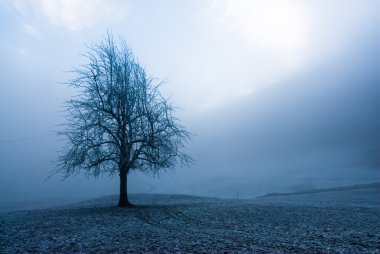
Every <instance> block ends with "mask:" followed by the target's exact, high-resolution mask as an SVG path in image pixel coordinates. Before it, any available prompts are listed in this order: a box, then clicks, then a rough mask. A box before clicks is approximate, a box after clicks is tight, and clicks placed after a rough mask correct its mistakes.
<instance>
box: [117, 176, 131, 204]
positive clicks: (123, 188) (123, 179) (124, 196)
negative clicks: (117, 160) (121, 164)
mask: <svg viewBox="0 0 380 254" xmlns="http://www.w3.org/2000/svg"><path fill="white" fill-rule="evenodd" d="M119 175H120V195H119V203H118V204H117V206H118V207H130V206H132V204H131V203H129V201H128V193H127V175H128V170H126V169H120V174H119Z"/></svg>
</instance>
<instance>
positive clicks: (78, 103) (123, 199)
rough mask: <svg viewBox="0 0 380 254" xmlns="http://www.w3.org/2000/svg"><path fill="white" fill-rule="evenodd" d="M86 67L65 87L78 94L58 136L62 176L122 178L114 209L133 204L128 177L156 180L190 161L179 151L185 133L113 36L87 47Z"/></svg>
mask: <svg viewBox="0 0 380 254" xmlns="http://www.w3.org/2000/svg"><path fill="white" fill-rule="evenodd" d="M85 56H86V58H87V60H88V63H87V64H85V65H82V66H80V67H78V68H76V69H74V71H73V72H74V73H75V78H74V79H72V80H70V81H69V82H68V84H69V85H70V86H72V87H74V88H76V89H77V90H78V95H77V96H75V97H73V98H71V99H70V100H68V101H67V102H66V112H67V115H66V118H67V123H66V124H64V127H65V128H64V131H62V132H59V133H58V134H59V135H63V136H64V137H65V140H66V145H65V147H64V149H63V151H62V154H61V156H60V157H59V159H58V169H59V171H63V172H64V174H65V176H69V175H71V174H73V173H77V172H79V171H80V170H85V171H86V172H87V173H89V174H90V175H93V176H98V175H99V174H101V173H108V174H110V175H113V174H116V173H117V174H119V176H120V197H119V203H118V206H120V207H126V206H130V205H131V203H130V202H129V201H128V195H127V176H128V173H130V172H131V171H132V170H140V171H143V172H147V173H153V174H154V175H157V174H158V173H159V172H160V171H161V170H165V169H168V168H171V167H173V166H174V165H175V164H176V162H180V163H181V165H186V164H188V163H190V162H191V161H192V159H191V158H190V157H189V156H188V155H187V154H185V153H184V152H183V151H182V149H183V148H184V145H185V144H186V142H187V141H188V140H189V139H190V134H189V132H187V131H186V129H185V128H184V127H183V126H181V125H180V124H179V123H178V119H177V118H175V117H174V116H173V110H174V108H173V106H172V105H171V104H170V103H169V102H168V100H167V99H165V98H164V97H163V96H162V95H161V94H160V92H159V87H160V85H161V83H157V84H155V82H154V80H153V79H152V78H150V77H148V76H147V74H146V72H145V70H144V68H142V67H141V66H140V64H139V63H138V62H137V60H136V59H135V57H134V56H133V54H132V52H131V50H130V49H129V48H128V47H127V44H126V43H125V41H124V40H120V43H119V44H118V45H116V43H115V41H114V39H113V37H112V35H111V34H109V33H108V34H107V37H106V38H105V39H104V40H103V41H101V42H100V43H98V44H94V45H92V46H90V47H89V51H88V52H87V54H86V55H85Z"/></svg>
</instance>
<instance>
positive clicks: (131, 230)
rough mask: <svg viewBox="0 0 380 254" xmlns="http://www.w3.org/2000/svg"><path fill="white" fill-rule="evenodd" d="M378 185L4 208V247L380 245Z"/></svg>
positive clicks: (373, 249) (343, 249)
mask: <svg viewBox="0 0 380 254" xmlns="http://www.w3.org/2000/svg"><path fill="white" fill-rule="evenodd" d="M379 194H380V193H379V189H361V190H350V191H340V192H325V193H317V194H309V195H299V196H286V197H273V198H260V199H259V198H257V199H252V200H228V199H214V198H202V197H194V196H182V195H147V194H146V195H144V194H141V195H131V201H132V202H134V203H135V204H137V205H138V206H137V207H134V208H128V209H122V208H117V207H115V204H116V201H117V198H116V197H115V196H109V197H104V198H99V199H95V200H90V201H88V202H81V203H76V204H72V205H66V206H63V207H59V208H54V209H44V210H29V211H17V212H3V213H2V214H0V239H1V241H0V252H1V253H3V252H4V253H11V252H12V253H13V252H42V253H51V252H94V251H100V252H102V251H104V252H116V253H122V252H125V251H127V252H130V253H172V252H176V253H186V252H195V253H203V252H206V253H223V252H228V253H289V252H291V253H294V252H299V253H304V252H307V253H322V252H323V253H380V195H379Z"/></svg>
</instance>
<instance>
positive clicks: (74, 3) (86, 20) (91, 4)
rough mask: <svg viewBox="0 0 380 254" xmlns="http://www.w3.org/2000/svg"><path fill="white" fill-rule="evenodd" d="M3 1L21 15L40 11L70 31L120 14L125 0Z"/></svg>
mask: <svg viewBox="0 0 380 254" xmlns="http://www.w3.org/2000/svg"><path fill="white" fill-rule="evenodd" d="M4 3H5V4H4ZM4 3H3V5H5V6H6V7H7V6H12V7H13V8H14V9H15V10H16V11H17V12H18V13H20V14H21V15H22V16H32V15H40V16H41V15H42V16H43V17H44V18H46V19H47V20H48V21H49V22H50V23H51V24H53V25H56V26H59V27H64V28H66V29H68V30H71V31H80V30H83V29H88V28H93V27H96V26H98V25H104V24H108V23H110V22H112V21H115V20H120V19H122V18H124V17H125V16H126V14H127V12H128V4H127V1H122V0H113V1H106V0H54V1H51V0H33V1H27V0H15V1H4Z"/></svg>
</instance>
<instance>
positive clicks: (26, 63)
mask: <svg viewBox="0 0 380 254" xmlns="http://www.w3.org/2000/svg"><path fill="white" fill-rule="evenodd" d="M84 5H86V6H87V7H86V8H84ZM378 7H380V6H379V3H378V2H377V1H371V0H366V1H351V2H349V3H347V2H344V1H335V2H334V3H331V2H329V1H318V2H299V1H284V2H281V3H280V2H276V1H273V2H272V1H269V2H268V3H267V2H260V1H257V2H256V1H254V2H250V1H191V2H190V1H189V2H171V1H157V2H137V1H127V2H125V1H109V2H108V1H95V2H94V3H93V2H86V1H84V2H80V1H79V2H76V1H57V2H54V3H50V2H46V1H32V2H29V1H5V0H4V1H1V4H0V14H1V15H0V31H1V34H2V36H1V40H0V56H1V61H0V73H1V76H0V85H1V93H0V121H1V124H0V193H1V194H0V201H1V202H13V201H27V200H29V201H37V200H61V201H62V202H63V200H67V201H70V200H81V199H86V198H89V197H98V196H102V195H108V194H115V193H117V192H118V181H119V180H118V177H117V176H114V177H108V176H107V175H102V176H100V177H99V178H98V179H93V178H91V177H90V178H88V179H87V178H86V177H85V176H84V174H79V175H76V176H72V177H69V178H68V179H66V180H65V181H62V176H61V175H60V174H56V175H53V176H51V177H50V178H49V176H50V175H51V173H52V171H54V170H55V169H56V164H55V161H56V159H57V156H58V152H59V150H60V149H61V147H62V142H61V141H60V140H59V138H58V137H57V136H56V134H55V133H56V131H57V130H59V128H60V127H59V126H58V125H59V124H62V123H64V122H65V121H66V120H65V119H64V117H63V113H62V110H63V108H62V105H63V102H64V101H65V100H66V99H68V98H70V97H71V96H72V95H74V94H75V91H73V90H72V89H70V88H68V87H67V86H66V85H65V84H63V83H64V82H66V81H67V80H68V79H69V78H70V77H72V74H71V73H70V72H68V71H70V70H72V68H73V67H74V66H78V65H80V64H83V63H84V61H85V59H84V58H83V57H82V56H81V55H80V54H83V53H85V52H86V46H85V45H86V44H87V45H88V44H90V43H91V42H96V41H99V40H100V39H101V38H102V37H103V36H104V34H105V32H106V31H107V29H108V30H111V31H112V32H113V33H114V34H115V37H117V36H122V37H124V38H125V39H126V40H127V43H128V45H129V46H130V47H131V48H132V50H133V51H134V53H135V55H136V56H137V57H138V59H139V61H140V62H141V63H142V65H143V66H145V68H146V70H147V72H148V73H149V75H152V76H153V77H156V78H158V79H160V80H167V82H166V84H165V85H164V86H163V87H162V92H163V94H164V95H165V96H168V97H169V96H170V100H171V101H172V102H173V104H174V105H175V106H178V107H180V108H181V109H179V110H178V111H177V116H178V118H179V119H180V120H181V121H182V124H183V125H184V126H186V127H187V128H188V130H189V131H190V132H192V133H194V134H195V135H194V137H193V139H192V141H190V142H189V144H188V145H187V148H186V152H188V153H189V154H190V155H191V156H192V157H193V158H194V159H195V163H194V164H193V165H192V166H190V167H185V168H180V167H179V166H178V167H176V168H175V169H173V170H169V171H167V172H166V173H162V174H161V176H160V178H158V179H157V178H153V177H152V176H150V175H144V174H142V173H138V172H133V173H131V174H130V177H129V179H128V181H129V185H128V190H129V192H131V193H172V194H192V195H200V196H212V197H227V198H236V197H239V198H252V197H256V196H259V195H263V194H265V193H268V192H277V191H297V190H304V189H313V188H324V187H339V186H347V185H353V184H361V183H370V182H375V181H377V180H378V179H380V178H379V177H380V171H379V167H380V161H379V160H380V159H379V158H380V157H379V153H380V118H379V117H378V116H379V115H380V107H379V106H380V105H379V103H380V86H379V84H380V72H379V67H380V63H379V61H380V46H379V45H380V32H379V31H380V30H379V29H378V28H379V24H380V20H379V17H378V15H377V14H376V11H375V10H377V9H378ZM337 9H339V13H338V14H337V13H336V11H335V10H337ZM101 10H103V11H101ZM110 17H111V18H110ZM61 201H59V202H61Z"/></svg>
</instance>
